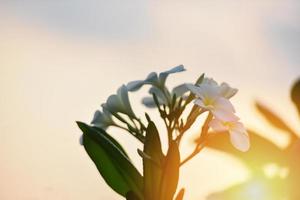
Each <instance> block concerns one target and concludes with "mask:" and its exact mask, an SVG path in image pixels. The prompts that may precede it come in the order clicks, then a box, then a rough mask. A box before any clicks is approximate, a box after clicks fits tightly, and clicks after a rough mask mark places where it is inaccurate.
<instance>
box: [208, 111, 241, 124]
mask: <svg viewBox="0 0 300 200" xmlns="http://www.w3.org/2000/svg"><path fill="white" fill-rule="evenodd" d="M212 113H213V115H214V116H215V117H216V118H217V119H219V120H221V121H225V122H233V121H238V120H239V118H238V117H237V116H236V115H234V113H232V112H228V111H227V110H223V109H213V110H212Z"/></svg>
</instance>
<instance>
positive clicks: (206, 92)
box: [198, 84, 220, 99]
mask: <svg viewBox="0 0 300 200" xmlns="http://www.w3.org/2000/svg"><path fill="white" fill-rule="evenodd" d="M198 92H199V97H201V98H203V99H217V98H219V97H220V88H219V87H218V86H215V85H209V84H200V85H199V89H198Z"/></svg>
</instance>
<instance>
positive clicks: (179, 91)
mask: <svg viewBox="0 0 300 200" xmlns="http://www.w3.org/2000/svg"><path fill="white" fill-rule="evenodd" d="M188 91H189V89H188V88H187V86H186V84H181V85H178V86H176V87H175V88H173V90H172V94H176V96H177V97H181V96H182V95H183V94H185V93H186V92H188Z"/></svg>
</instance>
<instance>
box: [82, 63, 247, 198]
mask: <svg viewBox="0 0 300 200" xmlns="http://www.w3.org/2000/svg"><path fill="white" fill-rule="evenodd" d="M183 71H185V69H184V67H183V65H179V66H177V67H174V68H172V69H171V70H168V71H164V72H161V73H159V74H157V73H155V72H152V73H150V74H149V75H148V76H147V77H146V78H145V79H144V80H137V81H132V82H129V83H128V84H127V85H122V86H121V87H120V88H119V89H118V90H117V92H116V94H113V95H111V96H109V97H108V98H107V100H106V102H105V103H103V104H102V105H101V107H102V109H100V110H97V111H96V112H95V114H94V117H93V119H92V121H91V125H88V124H85V123H82V122H77V124H78V126H79V128H80V129H81V130H82V132H83V136H82V137H81V140H80V141H81V143H82V144H83V146H84V148H85V150H86V152H87V153H88V155H89V156H90V158H91V159H92V160H93V161H94V163H95V165H96V166H97V169H98V171H99V172H100V174H101V175H102V177H103V178H104V180H105V181H106V183H107V184H108V185H109V186H110V187H111V188H112V189H113V190H115V191H116V192H117V193H119V194H120V195H122V196H123V197H125V198H126V199H128V200H149V199H157V200H173V199H177V200H182V199H183V192H184V190H181V191H180V192H179V193H178V194H177V195H176V197H175V193H176V190H177V184H178V180H179V171H180V170H179V169H180V167H181V166H183V165H184V164H185V163H186V162H188V161H189V160H191V159H192V158H193V157H194V156H196V155H197V154H198V153H199V152H200V151H201V149H203V148H204V147H205V144H207V141H208V137H210V136H212V135H214V134H210V132H209V130H210V128H211V129H213V130H214V131H215V132H219V131H222V132H224V131H225V132H229V134H230V139H231V142H232V144H233V146H234V147H236V148H237V149H239V150H241V151H247V150H248V148H249V138H248V134H247V132H246V130H245V128H244V126H243V124H242V123H241V122H240V121H239V118H238V117H237V116H236V114H235V109H234V107H233V105H232V104H231V102H230V100H229V99H230V98H231V97H232V96H234V95H235V94H236V93H237V89H234V88H231V87H230V86H229V85H228V84H226V83H222V84H220V85H219V84H218V83H217V82H216V81H214V80H213V79H209V78H205V77H204V74H202V75H201V76H200V77H199V78H198V79H197V81H196V82H195V83H194V84H191V83H184V84H180V85H178V86H176V87H174V88H173V89H172V90H169V89H168V87H167V86H166V80H167V77H168V76H169V75H170V74H174V73H179V72H183ZM144 85H148V86H150V88H149V94H150V95H151V96H147V97H144V98H143V99H142V103H143V104H144V105H145V106H146V107H148V108H156V109H157V111H158V112H159V114H160V117H161V119H162V120H163V122H164V124H165V128H166V129H165V131H163V130H158V129H157V127H156V125H155V123H154V122H153V120H152V119H151V117H150V116H149V115H148V114H147V113H145V117H146V121H145V120H143V119H142V118H140V117H138V116H137V115H136V114H135V112H134V110H133V109H132V107H131V103H130V100H129V92H135V91H137V90H139V89H140V88H141V87H143V86H144ZM192 102H194V105H193V106H189V104H191V103H192ZM184 112H188V113H186V114H187V115H183V113H184ZM205 112H208V115H207V118H206V120H205V122H204V124H203V125H202V129H201V132H200V134H199V138H198V139H197V143H196V145H195V149H194V151H193V152H192V153H191V154H190V155H188V156H187V157H186V158H185V159H181V156H180V142H181V141H182V138H183V136H184V135H185V133H186V132H187V131H188V130H189V129H190V127H191V126H192V125H193V124H194V123H195V122H196V119H197V118H198V117H199V116H201V115H202V114H203V113H205ZM110 126H114V127H117V128H120V129H122V130H125V131H127V132H128V133H130V134H131V135H132V136H133V137H135V138H136V139H137V140H138V141H140V142H141V143H142V146H143V149H142V150H141V149H137V152H138V154H139V155H140V156H141V158H142V162H143V174H140V172H139V171H138V170H137V169H136V167H135V166H134V164H133V163H132V162H131V160H130V158H129V156H128V154H127V153H126V151H125V150H124V148H123V147H122V145H121V144H120V143H118V141H117V140H115V139H114V138H113V137H112V136H111V135H110V134H109V133H108V132H107V131H111V130H109V129H107V128H109V127H110ZM162 132H165V133H166V135H167V137H168V150H167V153H166V154H165V153H164V152H163V151H162V145H161V141H160V134H162Z"/></svg>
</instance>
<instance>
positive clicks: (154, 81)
mask: <svg viewBox="0 0 300 200" xmlns="http://www.w3.org/2000/svg"><path fill="white" fill-rule="evenodd" d="M183 71H185V69H184V66H183V65H179V66H177V67H174V68H172V69H170V70H167V71H164V72H161V73H160V74H159V75H157V73H155V72H151V73H150V74H149V75H148V76H147V78H146V79H145V80H137V81H131V82H129V83H128V84H127V86H126V87H127V88H128V90H129V91H132V92H133V91H136V90H138V89H140V88H141V87H142V86H143V85H146V84H148V85H152V86H156V87H158V88H163V87H164V85H165V82H166V79H167V77H168V76H169V74H174V73H178V72H183Z"/></svg>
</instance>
